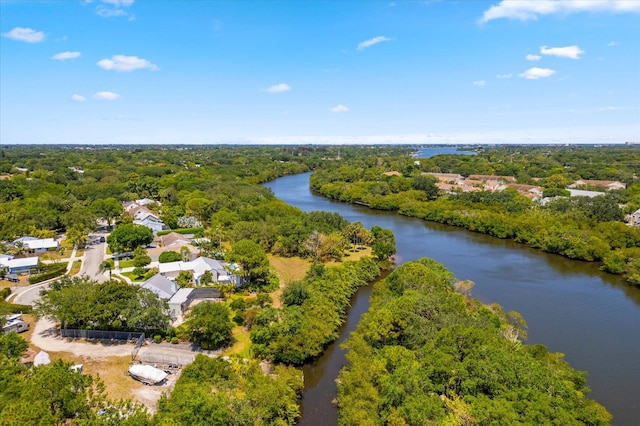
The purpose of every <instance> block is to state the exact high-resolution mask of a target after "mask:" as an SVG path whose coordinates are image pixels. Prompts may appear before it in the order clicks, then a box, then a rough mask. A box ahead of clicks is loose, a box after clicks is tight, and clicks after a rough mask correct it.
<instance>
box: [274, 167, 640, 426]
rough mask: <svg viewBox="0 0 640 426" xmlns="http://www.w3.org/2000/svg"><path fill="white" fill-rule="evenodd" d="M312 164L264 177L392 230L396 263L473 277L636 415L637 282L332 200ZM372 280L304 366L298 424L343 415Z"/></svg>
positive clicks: (604, 396)
mask: <svg viewBox="0 0 640 426" xmlns="http://www.w3.org/2000/svg"><path fill="white" fill-rule="evenodd" d="M309 176H310V173H305V174H300V175H295V176H286V177H283V178H279V179H277V180H275V181H273V182H270V183H268V184H266V185H265V186H266V187H268V188H270V189H271V190H272V191H273V193H274V194H275V195H276V197H278V198H280V199H281V200H283V201H285V202H286V203H288V204H290V205H293V206H296V207H298V208H300V209H301V210H304V211H307V212H309V211H313V210H323V211H331V212H338V213H340V214H341V215H342V216H344V217H345V218H346V219H347V220H349V221H352V222H354V221H360V222H361V223H362V224H363V225H364V226H365V227H367V228H371V227H372V226H374V225H379V226H381V227H383V228H389V229H391V230H392V231H393V233H394V234H395V237H396V241H397V250H398V252H397V260H398V263H402V262H407V261H411V260H415V259H419V258H421V257H430V258H433V259H435V260H437V261H438V262H441V263H443V264H444V265H445V266H446V267H447V268H448V269H449V270H450V271H452V272H453V273H454V274H455V275H456V277H458V278H459V279H468V280H472V281H474V282H475V287H474V288H473V290H472V296H473V297H476V298H477V299H479V300H480V301H482V302H483V303H499V304H500V305H502V307H503V309H504V310H505V311H511V310H514V311H518V312H520V313H521V314H522V315H523V316H524V318H525V320H526V321H527V324H528V334H529V336H528V340H527V341H526V343H527V344H538V343H541V344H544V345H545V346H547V347H548V348H549V350H550V351H552V352H562V353H564V354H565V359H566V360H567V361H568V362H569V363H570V364H571V366H572V367H574V368H576V369H579V370H585V371H587V372H588V376H587V384H588V386H589V387H591V389H592V392H591V394H590V397H591V398H593V399H595V400H596V401H598V402H599V403H601V404H603V405H604V406H605V407H606V408H607V409H608V410H609V411H610V412H611V413H612V414H613V416H614V419H613V424H614V425H625V426H626V425H638V424H640V420H638V419H640V338H639V337H640V289H638V288H634V287H630V286H628V285H626V284H625V283H624V282H623V280H622V279H620V277H617V276H613V275H609V274H605V273H602V272H600V271H599V270H598V267H597V265H595V264H592V263H585V262H579V261H573V260H569V259H565V258H563V257H560V256H556V255H550V254H546V253H543V252H541V251H537V250H533V249H530V248H528V247H526V246H523V245H521V244H517V243H515V242H512V241H505V240H500V239H497V238H493V237H489V236H486V235H482V234H477V233H473V232H469V231H466V230H463V229H460V228H455V227H451V226H447V225H441V224H437V223H430V222H425V221H423V220H420V219H416V218H407V217H403V216H400V215H397V214H395V213H389V212H381V211H376V210H371V209H368V208H366V207H363V206H357V205H350V204H346V203H340V202H335V201H331V200H329V199H326V198H324V197H322V196H318V195H316V194H313V193H312V192H311V191H310V189H309ZM370 293H371V286H368V287H365V288H362V289H360V290H359V291H358V292H357V293H356V294H355V295H354V297H353V299H352V308H351V309H350V311H349V316H348V320H347V323H346V324H345V325H344V326H343V327H342V329H341V331H340V337H339V339H338V341H337V342H336V343H334V344H332V345H330V346H329V347H328V348H327V350H326V352H325V353H324V354H323V355H322V357H320V358H319V359H318V360H316V361H315V362H313V363H312V364H309V365H307V366H305V367H304V375H305V390H304V393H303V397H302V411H303V416H302V419H301V421H300V424H302V425H316V424H317V425H332V424H336V423H337V410H336V408H335V407H334V406H333V404H332V400H333V399H335V398H336V396H337V388H336V385H335V382H334V381H335V379H336V377H337V375H338V371H339V370H340V368H342V366H344V364H345V363H346V361H345V358H344V351H342V350H341V349H340V348H339V343H340V342H342V341H343V340H344V339H346V338H347V337H348V335H349V333H350V332H351V331H352V330H354V329H355V327H356V325H357V323H358V320H359V319H360V315H362V313H363V312H366V311H367V309H368V307H369V295H370Z"/></svg>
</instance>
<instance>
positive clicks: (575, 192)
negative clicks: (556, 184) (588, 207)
mask: <svg viewBox="0 0 640 426" xmlns="http://www.w3.org/2000/svg"><path fill="white" fill-rule="evenodd" d="M567 191H569V196H570V197H590V198H593V197H598V196H600V195H604V192H598V191H585V190H583V189H569V188H567Z"/></svg>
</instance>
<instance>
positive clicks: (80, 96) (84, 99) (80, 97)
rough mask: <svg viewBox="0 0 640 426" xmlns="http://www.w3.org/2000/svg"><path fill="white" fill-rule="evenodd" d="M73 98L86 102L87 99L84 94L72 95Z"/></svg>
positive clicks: (73, 99)
mask: <svg viewBox="0 0 640 426" xmlns="http://www.w3.org/2000/svg"><path fill="white" fill-rule="evenodd" d="M71 100H72V101H76V102H84V101H86V100H87V98H85V97H84V96H82V95H71Z"/></svg>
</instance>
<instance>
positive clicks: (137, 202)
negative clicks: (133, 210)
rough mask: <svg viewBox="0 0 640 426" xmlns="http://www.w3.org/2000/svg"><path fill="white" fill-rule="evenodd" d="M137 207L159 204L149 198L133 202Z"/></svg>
mask: <svg viewBox="0 0 640 426" xmlns="http://www.w3.org/2000/svg"><path fill="white" fill-rule="evenodd" d="M135 202H136V204H137V205H139V206H146V205H147V204H160V203H158V202H157V201H156V200H152V199H151V198H142V199H140V200H136V201H135Z"/></svg>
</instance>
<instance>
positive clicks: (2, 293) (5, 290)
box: [0, 287, 11, 299]
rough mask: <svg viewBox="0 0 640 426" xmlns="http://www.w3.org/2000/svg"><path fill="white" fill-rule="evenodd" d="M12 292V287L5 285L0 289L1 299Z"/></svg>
mask: <svg viewBox="0 0 640 426" xmlns="http://www.w3.org/2000/svg"><path fill="white" fill-rule="evenodd" d="M10 294H11V289H10V288H9V287H5V288H3V289H2V290H0V299H6V298H7V297H9V295H10Z"/></svg>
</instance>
